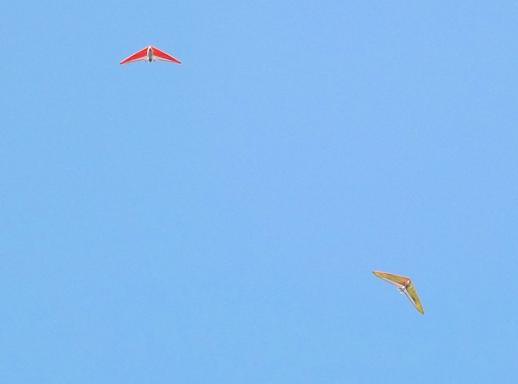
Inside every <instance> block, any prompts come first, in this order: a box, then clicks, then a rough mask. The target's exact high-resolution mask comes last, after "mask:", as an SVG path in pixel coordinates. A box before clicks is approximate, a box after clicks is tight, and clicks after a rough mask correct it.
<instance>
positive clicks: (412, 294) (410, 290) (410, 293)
mask: <svg viewBox="0 0 518 384" xmlns="http://www.w3.org/2000/svg"><path fill="white" fill-rule="evenodd" d="M404 292H405V294H406V296H407V297H408V298H409V299H410V301H411V302H412V304H414V306H415V309H417V310H418V311H419V312H420V313H421V314H422V315H424V309H423V305H422V304H421V300H419V296H417V292H416V291H415V287H414V284H412V283H410V285H409V286H408V287H406V289H405V291H404Z"/></svg>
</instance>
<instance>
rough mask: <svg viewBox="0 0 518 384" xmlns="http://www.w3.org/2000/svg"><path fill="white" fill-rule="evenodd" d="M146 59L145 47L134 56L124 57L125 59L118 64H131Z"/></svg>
mask: <svg viewBox="0 0 518 384" xmlns="http://www.w3.org/2000/svg"><path fill="white" fill-rule="evenodd" d="M146 57H147V47H146V48H142V49H141V50H140V51H138V52H135V53H134V54H132V55H130V56H128V57H126V58H125V59H122V61H121V62H120V64H126V63H131V62H132V61H137V60H144V59H145V58H146Z"/></svg>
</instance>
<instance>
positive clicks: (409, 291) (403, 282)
mask: <svg viewBox="0 0 518 384" xmlns="http://www.w3.org/2000/svg"><path fill="white" fill-rule="evenodd" d="M372 273H374V274H375V275H376V276H378V277H379V278H380V279H383V280H385V281H388V282H389V283H390V284H393V285H395V286H396V287H397V289H399V291H400V292H401V293H404V294H405V295H406V297H408V299H409V300H410V301H411V302H412V304H414V306H415V309H417V310H418V311H419V312H420V313H421V314H423V315H424V310H423V306H422V305H421V301H420V300H419V297H418V296H417V292H416V291H415V287H414V284H413V283H412V280H410V278H409V277H406V276H401V275H395V274H393V273H388V272H381V271H373V272H372Z"/></svg>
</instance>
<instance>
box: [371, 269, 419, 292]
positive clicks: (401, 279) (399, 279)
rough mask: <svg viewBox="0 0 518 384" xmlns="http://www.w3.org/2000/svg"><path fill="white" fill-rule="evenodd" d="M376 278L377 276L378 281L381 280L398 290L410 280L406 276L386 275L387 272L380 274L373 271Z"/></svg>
mask: <svg viewBox="0 0 518 384" xmlns="http://www.w3.org/2000/svg"><path fill="white" fill-rule="evenodd" d="M372 273H374V274H375V275H376V276H378V277H379V278H380V279H383V280H385V281H387V282H389V283H390V284H394V285H395V286H396V287H398V288H404V287H405V286H406V285H407V284H408V282H409V281H410V279H409V278H408V277H406V276H402V275H396V274H394V273H388V272H381V271H373V272H372Z"/></svg>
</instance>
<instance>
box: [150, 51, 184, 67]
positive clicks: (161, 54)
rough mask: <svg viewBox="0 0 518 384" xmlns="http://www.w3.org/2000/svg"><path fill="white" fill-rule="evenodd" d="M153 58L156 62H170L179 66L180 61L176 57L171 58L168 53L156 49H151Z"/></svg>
mask: <svg viewBox="0 0 518 384" xmlns="http://www.w3.org/2000/svg"><path fill="white" fill-rule="evenodd" d="M152 49H153V56H155V57H156V58H157V59H158V60H164V61H170V62H172V63H176V64H181V61H180V60H178V59H177V58H176V57H173V56H171V55H170V54H169V53H166V52H164V51H161V50H160V49H158V48H157V47H152Z"/></svg>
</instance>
